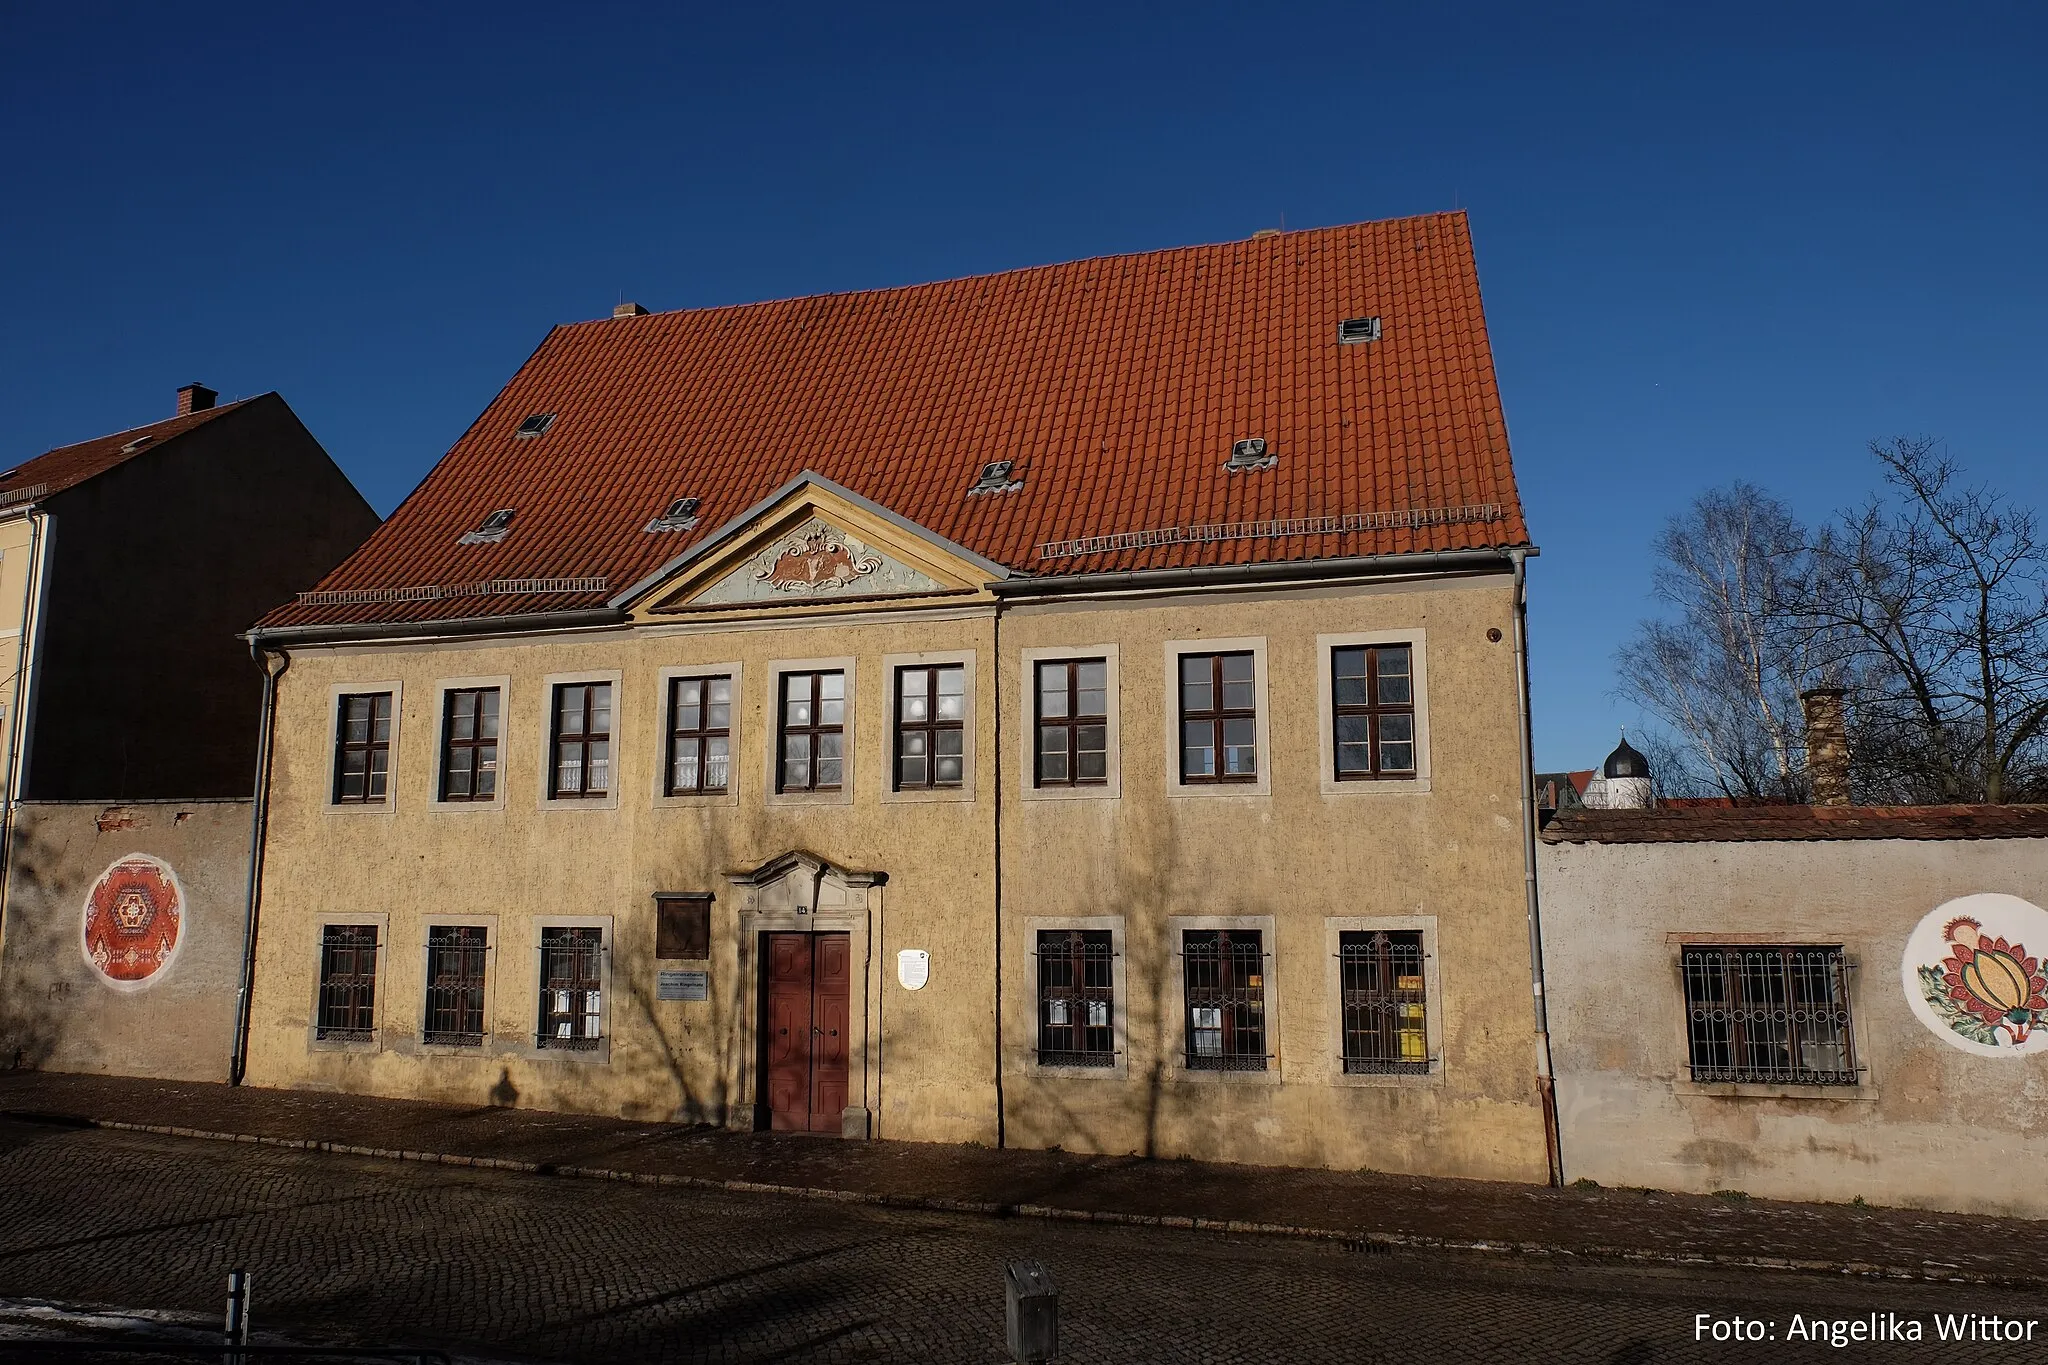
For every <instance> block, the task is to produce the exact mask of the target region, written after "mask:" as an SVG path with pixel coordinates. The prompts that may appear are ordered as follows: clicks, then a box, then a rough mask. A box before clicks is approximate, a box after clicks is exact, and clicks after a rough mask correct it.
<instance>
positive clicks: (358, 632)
mask: <svg viewBox="0 0 2048 1365" xmlns="http://www.w3.org/2000/svg"><path fill="white" fill-rule="evenodd" d="M625 619H626V613H625V612H624V611H622V610H620V609H619V608H617V607H586V608H579V609H578V610H575V611H529V612H522V613H520V614H519V615H517V616H460V617H445V618H442V619H440V620H436V621H365V622H360V623H355V624H346V625H340V624H337V625H325V626H271V627H268V628H265V627H262V626H257V627H254V628H253V629H251V630H249V631H248V632H247V633H246V634H245V635H244V636H243V637H242V638H243V639H245V640H247V641H248V642H249V645H250V647H251V648H252V649H260V648H263V647H265V646H270V647H275V648H283V647H285V646H290V645H323V644H340V643H346V642H354V641H377V640H418V639H426V638H433V637H436V636H459V635H521V634H527V633H530V632H534V631H554V630H575V629H579V628H582V627H588V626H616V625H619V624H621V623H622V622H624V621H625Z"/></svg>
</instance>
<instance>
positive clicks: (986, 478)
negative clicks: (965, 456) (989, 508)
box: [967, 460, 1024, 498]
mask: <svg viewBox="0 0 2048 1365" xmlns="http://www.w3.org/2000/svg"><path fill="white" fill-rule="evenodd" d="M1016 468H1017V462H1016V461H1015V460H994V461H991V462H990V463H988V464H985V465H983V466H982V467H981V478H980V479H979V480H978V481H977V482H976V483H975V485H974V487H972V488H970V489H968V490H967V496H968V497H970V498H971V497H973V496H974V495H975V494H977V493H1014V492H1016V491H1017V490H1018V489H1020V488H1022V487H1023V486H1024V480H1022V479H1017V478H1012V477H1011V475H1012V474H1013V473H1014V472H1015V471H1016Z"/></svg>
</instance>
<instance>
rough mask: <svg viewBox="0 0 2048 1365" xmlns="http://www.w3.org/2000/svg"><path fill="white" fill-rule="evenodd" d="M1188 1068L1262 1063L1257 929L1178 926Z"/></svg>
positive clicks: (1262, 992) (1254, 1067)
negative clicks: (1185, 1005) (1185, 1016)
mask: <svg viewBox="0 0 2048 1365" xmlns="http://www.w3.org/2000/svg"><path fill="white" fill-rule="evenodd" d="M1181 964H1182V970H1183V971H1184V972H1185V973H1186V978H1185V979H1186V984H1187V991H1186V995H1187V1030H1188V1043H1187V1066H1188V1069H1189V1070H1190V1071H1264V1070H1265V1069H1266V989H1265V987H1266V976H1265V970H1266V968H1265V954H1264V951H1263V949H1262V947H1261V935H1260V933H1259V931H1257V930H1255V929H1186V930H1183V931H1181Z"/></svg>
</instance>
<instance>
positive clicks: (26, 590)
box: [0, 507, 44, 939]
mask: <svg viewBox="0 0 2048 1365" xmlns="http://www.w3.org/2000/svg"><path fill="white" fill-rule="evenodd" d="M43 521H44V513H42V512H40V511H38V510H36V509H35V508H33V507H31V508H29V509H28V572H26V573H24V574H23V575H22V576H21V633H20V634H18V635H17V636H15V639H14V696H13V700H12V701H10V702H9V703H8V706H7V773H6V782H7V791H6V797H5V800H6V804H5V806H4V807H0V939H4V938H5V936H6V925H7V900H8V895H7V893H8V891H9V889H10V887H11V885H12V881H13V866H14V808H15V806H16V805H17V804H19V802H20V799H21V778H22V773H23V772H24V768H23V766H22V759H23V758H24V757H25V755H24V754H23V753H22V750H23V749H24V748H25V747H26V746H27V743H28V725H27V723H26V722H25V721H24V720H23V718H22V714H21V711H22V705H21V704H22V692H23V687H24V675H25V674H26V673H27V672H28V668H29V632H30V631H31V630H33V629H35V628H36V627H37V626H38V625H40V624H41V619H42V612H41V611H39V610H37V608H38V606H39V605H40V603H41V599H40V598H39V597H38V596H37V591H36V589H37V585H38V584H39V583H40V582H41V580H42V577H43V555H42V550H43Z"/></svg>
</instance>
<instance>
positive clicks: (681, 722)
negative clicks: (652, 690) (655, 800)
mask: <svg viewBox="0 0 2048 1365" xmlns="http://www.w3.org/2000/svg"><path fill="white" fill-rule="evenodd" d="M731 764H732V678H731V677H730V676H729V675H724V674H721V675H719V676H717V677H707V678H672V679H670V681H669V685H668V785H667V786H666V787H665V788H664V790H665V791H666V792H667V793H668V794H669V795H670V796H697V795H702V794H707V793H714V792H722V791H724V790H725V789H726V783H727V782H728V781H729V780H730V770H731Z"/></svg>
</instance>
